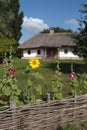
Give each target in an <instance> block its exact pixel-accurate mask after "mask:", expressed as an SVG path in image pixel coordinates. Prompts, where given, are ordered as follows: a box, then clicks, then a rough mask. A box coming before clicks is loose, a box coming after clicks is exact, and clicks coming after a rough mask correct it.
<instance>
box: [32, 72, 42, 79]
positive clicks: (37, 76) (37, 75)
mask: <svg viewBox="0 0 87 130" xmlns="http://www.w3.org/2000/svg"><path fill="white" fill-rule="evenodd" d="M32 76H33V77H34V78H36V79H43V76H42V75H41V74H40V73H39V72H33V73H32Z"/></svg>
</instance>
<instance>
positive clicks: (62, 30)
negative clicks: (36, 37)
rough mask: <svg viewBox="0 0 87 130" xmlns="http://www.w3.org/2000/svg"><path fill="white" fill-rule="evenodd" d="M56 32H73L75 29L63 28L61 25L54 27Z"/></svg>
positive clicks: (47, 30) (46, 31)
mask: <svg viewBox="0 0 87 130" xmlns="http://www.w3.org/2000/svg"><path fill="white" fill-rule="evenodd" d="M49 32H50V30H49V29H44V30H43V31H42V32H41V33H49ZM54 32H55V33H58V32H61V33H62V32H69V33H72V32H73V31H72V30H71V29H63V28H60V27H54Z"/></svg>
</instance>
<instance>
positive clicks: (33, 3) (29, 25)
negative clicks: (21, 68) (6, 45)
mask: <svg viewBox="0 0 87 130" xmlns="http://www.w3.org/2000/svg"><path fill="white" fill-rule="evenodd" d="M84 3H85V4H87V0H20V11H23V12H24V18H23V24H22V37H21V39H20V43H23V42H24V41H26V40H27V39H29V38H30V37H32V36H33V35H35V34H37V33H39V32H41V31H42V30H43V29H48V28H50V27H60V28H64V29H72V30H73V31H77V28H78V21H77V19H79V18H80V15H81V13H80V12H79V10H80V9H81V8H82V6H81V4H84Z"/></svg>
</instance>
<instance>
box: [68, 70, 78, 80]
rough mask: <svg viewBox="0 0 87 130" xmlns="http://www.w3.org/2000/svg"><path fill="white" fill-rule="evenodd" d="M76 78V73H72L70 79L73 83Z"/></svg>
mask: <svg viewBox="0 0 87 130" xmlns="http://www.w3.org/2000/svg"><path fill="white" fill-rule="evenodd" d="M75 77H76V73H75V72H71V73H70V76H69V79H70V80H71V81H72V80H73V79H74V78H75Z"/></svg>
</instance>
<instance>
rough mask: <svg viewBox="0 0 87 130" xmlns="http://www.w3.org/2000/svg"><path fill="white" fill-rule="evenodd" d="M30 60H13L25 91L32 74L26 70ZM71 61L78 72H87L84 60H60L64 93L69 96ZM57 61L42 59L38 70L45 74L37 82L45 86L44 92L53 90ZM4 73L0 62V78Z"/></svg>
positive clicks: (18, 79) (20, 84) (19, 84)
mask: <svg viewBox="0 0 87 130" xmlns="http://www.w3.org/2000/svg"><path fill="white" fill-rule="evenodd" d="M28 61H29V60H23V59H17V58H15V59H14V60H13V64H14V67H15V69H16V70H17V76H16V77H17V84H18V87H19V88H20V89H21V90H22V91H25V88H26V86H27V80H28V79H29V77H30V75H29V74H28V73H26V72H25V70H26V67H27V66H28ZM71 62H73V68H74V71H75V72H76V73H84V72H85V73H87V64H85V63H84V62H83V61H80V60H79V61H77V60H60V69H61V72H62V76H61V81H62V83H63V84H64V87H63V90H62V92H63V95H64V96H67V95H69V93H70V80H69V74H70V71H71ZM56 65H57V61H56V60H45V61H44V60H41V61H40V67H39V68H38V69H37V71H38V72H39V73H40V74H41V75H42V76H43V79H40V80H38V81H36V80H35V84H38V83H39V84H41V86H42V88H43V93H44V94H46V93H47V92H51V91H52V90H51V88H52V80H54V75H55V70H56ZM2 75H3V65H2V64H0V78H2Z"/></svg>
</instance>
